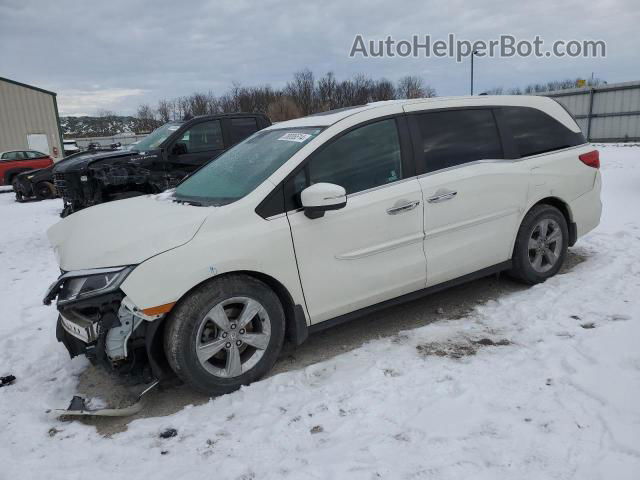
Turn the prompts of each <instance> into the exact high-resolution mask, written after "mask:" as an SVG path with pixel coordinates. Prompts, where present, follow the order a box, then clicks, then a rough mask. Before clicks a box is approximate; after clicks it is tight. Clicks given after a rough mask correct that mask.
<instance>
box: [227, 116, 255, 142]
mask: <svg viewBox="0 0 640 480" xmlns="http://www.w3.org/2000/svg"><path fill="white" fill-rule="evenodd" d="M257 131H258V123H257V122H256V119H255V118H251V117H247V118H232V119H231V143H233V144H236V143H238V142H241V141H242V140H244V139H245V138H247V137H248V136H249V135H253V134H254V133H256V132H257Z"/></svg>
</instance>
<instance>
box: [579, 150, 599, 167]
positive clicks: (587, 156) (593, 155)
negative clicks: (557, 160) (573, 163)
mask: <svg viewBox="0 0 640 480" xmlns="http://www.w3.org/2000/svg"><path fill="white" fill-rule="evenodd" d="M578 158H579V159H580V161H581V162H582V163H584V164H585V165H587V166H589V167H593V168H600V152H598V150H594V151H593V152H588V153H583V154H582V155H580V156H579V157H578Z"/></svg>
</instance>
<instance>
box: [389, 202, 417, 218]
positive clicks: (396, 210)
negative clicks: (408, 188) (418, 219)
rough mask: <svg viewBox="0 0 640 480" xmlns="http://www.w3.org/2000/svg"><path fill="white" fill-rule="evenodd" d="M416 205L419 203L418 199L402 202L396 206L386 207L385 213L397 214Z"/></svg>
mask: <svg viewBox="0 0 640 480" xmlns="http://www.w3.org/2000/svg"><path fill="white" fill-rule="evenodd" d="M418 205H420V200H416V201H415V202H409V203H404V204H402V205H398V206H395V207H391V208H389V209H387V213H388V214H389V215H398V214H399V213H404V212H408V211H410V210H413V209H414V208H416V207H417V206H418Z"/></svg>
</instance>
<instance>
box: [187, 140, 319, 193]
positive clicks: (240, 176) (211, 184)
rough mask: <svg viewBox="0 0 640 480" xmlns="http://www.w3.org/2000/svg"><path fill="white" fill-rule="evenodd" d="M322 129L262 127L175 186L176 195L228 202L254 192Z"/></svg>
mask: <svg viewBox="0 0 640 480" xmlns="http://www.w3.org/2000/svg"><path fill="white" fill-rule="evenodd" d="M321 131H322V129H320V128H281V129H277V130H261V131H259V132H257V133H255V134H254V135H252V136H251V137H249V138H247V139H246V140H245V141H243V142H242V143H239V144H238V145H236V146H235V147H233V148H231V149H230V150H227V151H226V152H224V153H223V154H222V155H220V156H219V157H218V158H216V159H215V160H214V161H212V162H210V163H208V164H207V165H206V166H204V167H202V168H201V169H200V170H198V171H197V172H196V173H194V174H193V175H192V176H190V177H188V178H187V179H186V180H185V181H183V182H182V183H181V184H180V185H178V187H177V188H176V191H175V194H174V198H175V199H176V200H177V201H185V202H190V203H193V204H202V205H226V204H229V203H232V202H234V201H236V200H239V199H240V198H242V197H244V196H245V195H247V194H249V193H250V192H252V191H253V190H254V189H255V188H256V187H258V185H260V184H261V183H262V182H264V181H265V180H266V179H267V178H268V177H269V176H270V175H271V174H272V173H273V172H275V171H276V170H277V169H278V168H280V167H281V166H282V165H284V164H285V163H286V161H287V160H289V159H290V158H291V157H292V156H293V155H294V154H295V153H296V152H297V151H298V150H300V149H301V148H302V147H303V146H305V145H306V144H307V143H309V142H310V141H311V140H312V139H313V138H314V137H316V136H317V135H318V134H319V133H320V132H321Z"/></svg>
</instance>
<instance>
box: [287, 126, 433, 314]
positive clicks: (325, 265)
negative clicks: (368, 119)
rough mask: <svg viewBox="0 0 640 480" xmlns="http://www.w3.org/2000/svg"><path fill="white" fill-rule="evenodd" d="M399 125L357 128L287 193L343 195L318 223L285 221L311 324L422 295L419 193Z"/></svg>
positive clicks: (296, 216) (301, 218)
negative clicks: (320, 190) (318, 186)
mask: <svg viewBox="0 0 640 480" xmlns="http://www.w3.org/2000/svg"><path fill="white" fill-rule="evenodd" d="M397 123H398V120H396V119H394V118H390V119H385V120H380V121H376V122H374V123H370V124H366V125H364V126H359V127H356V128H354V129H353V130H351V131H349V132H347V133H345V134H343V135H341V136H339V137H338V138H337V139H335V140H333V141H330V143H328V144H327V145H326V146H325V147H323V148H322V149H321V150H320V151H319V152H317V153H314V154H313V156H312V157H311V158H310V160H309V161H308V162H307V164H306V165H305V167H304V168H303V170H300V172H299V173H298V174H297V175H296V176H295V177H294V178H293V179H291V180H290V186H289V187H288V188H287V190H288V191H292V192H297V194H299V192H300V191H302V189H304V188H305V187H306V186H309V185H311V184H314V183H320V182H326V183H333V184H336V185H340V186H342V187H344V188H345V190H346V192H347V204H346V206H345V207H343V208H342V209H340V210H334V211H328V212H325V214H324V216H322V217H321V218H315V219H310V218H308V217H307V216H306V215H305V213H304V211H302V210H300V209H299V210H293V211H290V212H288V213H287V217H288V219H289V224H290V226H291V235H292V237H293V243H294V247H295V253H296V260H297V262H298V270H299V273H300V280H301V283H302V288H303V291H304V296H305V300H306V304H307V309H308V312H309V316H310V318H311V323H318V322H321V321H324V320H327V319H330V318H334V317H336V316H339V315H342V314H346V313H349V312H352V311H355V310H358V309H361V308H364V307H367V306H369V305H373V304H376V303H379V302H383V301H385V300H389V299H391V298H394V297H397V296H400V295H403V294H405V293H409V292H412V291H415V290H419V289H421V288H424V287H425V284H426V259H425V255H424V250H423V247H422V243H423V239H424V229H423V218H424V216H423V203H422V190H421V189H420V184H419V182H418V180H417V179H416V177H415V176H414V174H413V172H411V165H412V164H410V163H407V162H408V161H410V160H408V158H407V153H408V152H406V150H405V151H403V149H402V148H401V146H400V139H399V135H398V126H397ZM402 125H404V124H402ZM291 184H293V185H291ZM295 195H296V194H295V193H294V196H295Z"/></svg>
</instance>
